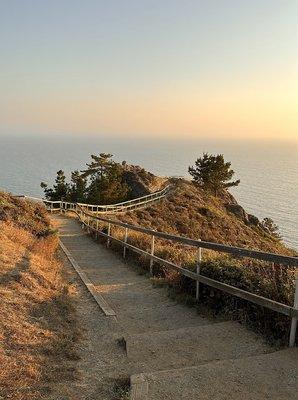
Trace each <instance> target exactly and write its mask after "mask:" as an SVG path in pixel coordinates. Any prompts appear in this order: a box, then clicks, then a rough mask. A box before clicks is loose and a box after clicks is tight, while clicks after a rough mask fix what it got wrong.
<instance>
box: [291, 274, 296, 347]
mask: <svg viewBox="0 0 298 400" xmlns="http://www.w3.org/2000/svg"><path fill="white" fill-rule="evenodd" d="M294 308H295V309H298V272H297V271H296V274H295V294H294ZM296 331H297V317H293V318H292V321H291V331H290V340H289V347H294V346H295V339H296Z"/></svg>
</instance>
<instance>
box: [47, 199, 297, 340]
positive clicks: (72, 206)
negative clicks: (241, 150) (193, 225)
mask: <svg viewBox="0 0 298 400" xmlns="http://www.w3.org/2000/svg"><path fill="white" fill-rule="evenodd" d="M47 203H52V204H56V203H57V202H51V201H47ZM58 203H60V208H59V210H61V212H62V211H65V212H68V211H71V212H74V213H75V214H76V215H77V216H78V218H79V220H80V221H81V222H82V224H83V225H84V226H87V227H88V230H90V231H94V232H96V235H101V236H103V237H106V238H107V240H108V244H109V243H110V241H116V242H118V243H120V244H122V245H123V246H124V248H125V250H126V249H130V250H132V251H133V252H136V253H138V254H141V255H144V256H146V257H148V258H149V259H150V260H151V261H152V262H153V261H154V262H157V263H158V264H161V265H164V266H167V267H170V268H173V269H176V270H177V271H179V272H180V273H181V274H182V275H184V276H187V277H189V278H191V279H193V280H195V281H196V282H201V283H203V284H206V285H208V286H211V287H213V288H215V289H218V290H222V291H224V292H226V293H229V294H231V295H233V296H236V297H239V298H242V299H244V300H247V301H250V302H252V303H254V304H258V305H260V306H262V307H265V308H269V309H271V310H274V311H276V312H279V313H282V314H284V315H287V316H289V317H291V330H290V339H289V346H290V347H293V346H294V345H295V338H296V330H297V321H298V275H297V274H296V281H295V282H296V283H295V301H294V305H293V307H291V306H288V305H286V304H282V303H279V302H276V301H274V300H271V299H268V298H265V297H263V296H260V295H257V294H254V293H250V292H248V291H246V290H243V289H240V288H237V287H235V286H232V285H228V284H226V283H223V282H220V281H217V280H215V279H211V278H209V277H206V276H204V275H202V274H200V273H199V272H198V273H195V272H192V271H189V270H187V269H185V268H182V267H180V266H178V265H176V264H174V263H172V262H170V261H167V260H164V259H162V258H160V257H157V256H156V255H154V240H152V244H151V246H152V247H151V252H150V253H149V252H147V251H145V250H142V249H140V248H138V247H136V246H133V245H132V244H129V243H128V242H127V232H128V230H131V231H135V232H140V233H143V234H145V235H149V236H151V237H152V238H155V237H157V238H161V239H165V240H170V241H172V242H177V243H181V244H185V245H187V246H192V247H195V248H197V249H199V250H200V249H208V250H213V251H217V252H223V253H226V254H230V255H231V256H233V257H237V258H239V257H241V258H243V257H247V258H252V259H257V260H261V261H269V262H273V263H277V264H281V265H286V266H291V267H294V268H297V267H298V257H291V256H284V255H280V254H274V253H268V252H263V251H259V250H251V249H246V248H241V247H235V246H227V245H223V244H218V243H212V242H207V241H201V240H195V239H191V238H187V237H182V236H177V235H170V234H168V233H164V232H157V231H155V230H152V229H147V228H143V227H141V226H135V225H131V224H127V223H125V222H122V221H117V220H113V219H110V218H106V217H101V216H98V215H94V214H92V213H90V212H88V211H86V209H85V207H84V206H82V205H81V204H78V203H69V202H63V201H61V202H58ZM98 221H101V222H104V223H106V224H108V227H109V229H108V233H107V234H106V233H105V232H103V231H102V230H100V229H98ZM94 223H95V225H96V227H94ZM111 226H118V227H123V228H125V240H124V241H123V240H120V239H117V238H115V237H113V236H112V235H111V229H110V227H111ZM125 254H126V251H124V252H123V256H124V257H125ZM150 269H151V270H152V268H150Z"/></svg>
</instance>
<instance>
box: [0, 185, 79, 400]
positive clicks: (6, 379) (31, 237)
mask: <svg viewBox="0 0 298 400" xmlns="http://www.w3.org/2000/svg"><path fill="white" fill-rule="evenodd" d="M57 246H58V238H57V236H56V235H55V234H52V230H51V227H50V223H49V219H48V216H47V214H46V211H45V209H44V208H43V207H41V206H38V205H36V204H34V203H29V202H26V201H25V200H20V199H16V198H13V197H11V196H10V195H9V194H6V193H0V301H1V314H0V339H1V342H0V343H1V344H0V364H1V371H0V398H1V399H13V400H25V399H30V400H41V399H49V398H52V397H51V395H52V393H53V390H54V386H55V383H56V382H58V381H59V382H68V383H69V381H72V380H74V379H75V373H76V371H75V369H73V368H72V366H71V364H70V362H71V360H74V359H76V358H77V351H76V343H77V338H78V336H79V332H78V328H77V323H76V316H75V312H74V308H73V295H72V292H73V291H74V289H73V287H72V285H71V284H70V283H69V282H68V281H67V279H66V277H65V276H64V272H63V268H62V264H61V263H60V261H59V259H58V257H57ZM53 398H57V397H55V396H54V397H53Z"/></svg>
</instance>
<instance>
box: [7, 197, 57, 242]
mask: <svg viewBox="0 0 298 400" xmlns="http://www.w3.org/2000/svg"><path fill="white" fill-rule="evenodd" d="M0 221H8V222H14V223H15V225H16V226H18V227H20V228H24V229H25V230H26V231H29V232H31V233H33V234H34V235H36V236H38V237H42V236H47V235H48V234H49V233H51V230H50V221H49V217H48V215H47V212H46V209H45V208H44V207H43V206H42V205H40V204H37V203H34V202H31V201H27V200H24V199H20V198H16V197H13V196H11V195H10V194H8V193H4V192H0Z"/></svg>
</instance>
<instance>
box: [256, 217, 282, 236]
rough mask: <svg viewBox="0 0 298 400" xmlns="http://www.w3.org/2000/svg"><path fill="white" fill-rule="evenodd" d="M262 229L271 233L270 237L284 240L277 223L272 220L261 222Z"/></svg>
mask: <svg viewBox="0 0 298 400" xmlns="http://www.w3.org/2000/svg"><path fill="white" fill-rule="evenodd" d="M261 225H262V227H263V228H264V229H265V231H267V232H268V233H269V235H271V236H273V237H275V238H276V239H278V240H281V239H282V236H281V234H280V232H279V228H278V226H277V225H276V223H275V222H274V221H273V219H271V218H267V217H266V218H264V219H263V221H262V222H261Z"/></svg>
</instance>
